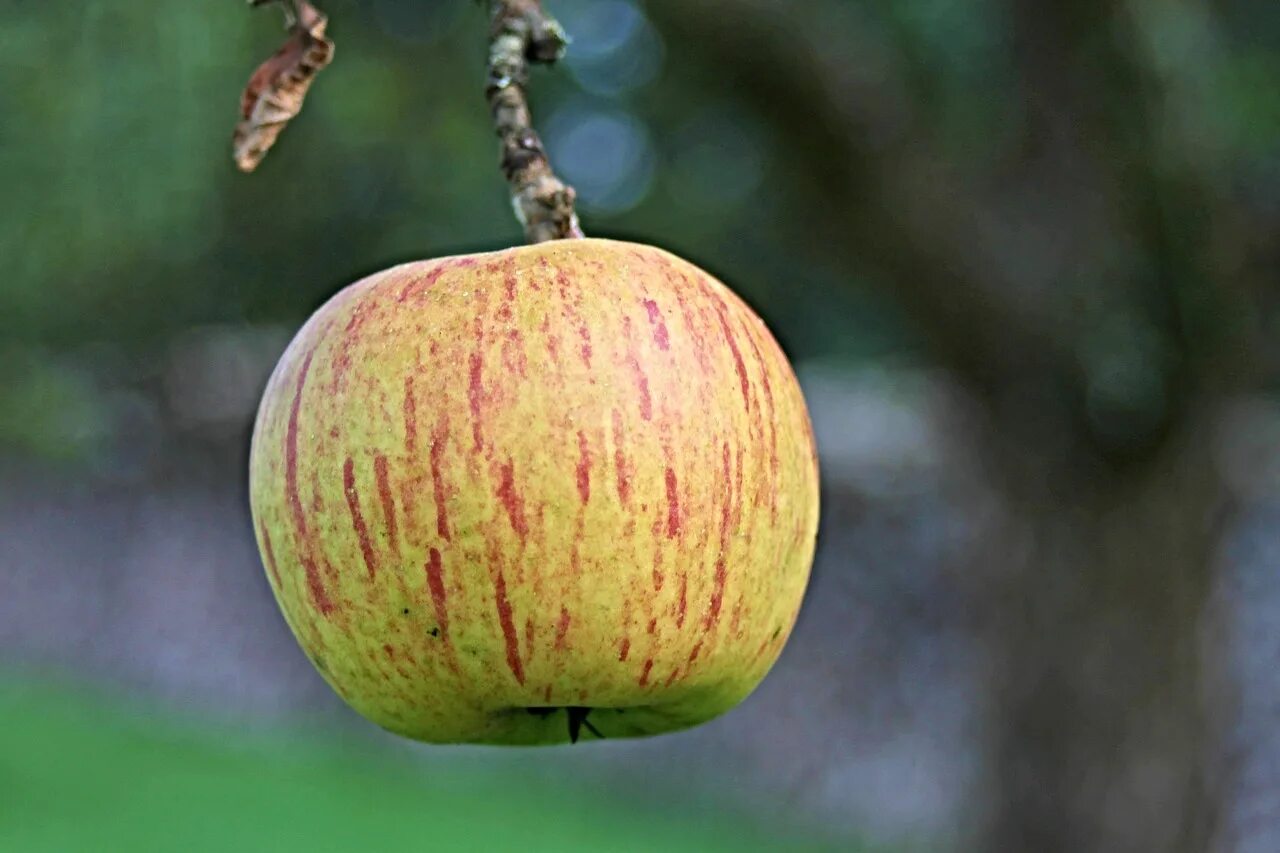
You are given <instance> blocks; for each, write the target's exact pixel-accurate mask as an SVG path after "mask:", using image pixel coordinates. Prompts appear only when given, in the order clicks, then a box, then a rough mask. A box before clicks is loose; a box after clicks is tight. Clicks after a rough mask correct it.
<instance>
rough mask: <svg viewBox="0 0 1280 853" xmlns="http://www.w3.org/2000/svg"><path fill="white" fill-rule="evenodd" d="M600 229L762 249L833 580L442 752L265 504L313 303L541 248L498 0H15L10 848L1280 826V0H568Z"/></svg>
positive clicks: (558, 122) (590, 194) (682, 839)
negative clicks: (791, 628) (601, 687)
mask: <svg viewBox="0 0 1280 853" xmlns="http://www.w3.org/2000/svg"><path fill="white" fill-rule="evenodd" d="M547 6H548V8H549V9H550V11H552V12H553V13H554V14H556V15H557V17H559V19H560V20H561V22H562V23H563V24H564V25H565V27H566V29H567V30H568V31H569V32H570V34H571V36H573V38H574V42H573V45H572V47H571V50H570V54H569V57H568V58H567V60H566V61H565V62H564V63H563V64H562V65H561V66H560V67H558V68H556V69H554V70H551V71H543V70H538V71H536V72H535V75H534V82H533V87H532V99H533V106H534V110H535V124H536V125H537V127H538V128H539V130H540V131H541V132H542V135H543V136H544V138H545V140H546V142H547V145H548V148H549V150H550V153H551V156H552V160H553V162H554V163H555V165H556V166H557V168H558V170H559V171H560V172H561V173H562V174H563V176H564V177H565V178H566V179H567V180H568V181H569V182H570V183H572V184H574V185H575V186H576V187H577V189H578V191H579V195H580V199H581V214H582V217H583V222H584V227H585V228H586V230H587V232H588V233H589V234H592V235H594V236H609V237H618V238H625V239H633V240H638V241H643V242H649V243H654V244H657V245H660V246H663V247H665V248H668V249H670V250H672V251H674V252H676V253H678V254H682V255H684V256H686V257H688V258H690V259H691V260H693V261H695V262H697V263H699V264H701V265H703V266H704V267H706V268H708V269H709V270H711V271H713V272H714V273H715V274H717V275H718V276H719V277H720V278H722V279H723V280H725V281H727V282H729V283H731V284H732V286H733V287H734V288H735V289H737V290H738V291H739V292H740V293H741V294H742V295H743V296H744V297H745V298H746V299H747V300H748V301H749V302H750V303H751V304H753V305H754V306H755V307H756V308H757V310H758V311H759V312H760V313H761V314H762V315H763V316H764V317H765V318H766V320H767V322H768V323H769V325H770V326H771V328H773V329H774V331H775V333H776V334H777V336H778V338H779V340H780V341H781V343H782V344H783V346H784V348H785V349H786V350H787V351H788V353H789V354H790V355H791V356H792V358H793V360H794V361H795V363H796V365H797V369H798V371H799V374H800V377H801V381H802V384H804V386H805V389H806V394H807V395H808V398H809V401H810V405H811V408H812V410H813V415H814V421H815V428H816V431H817V435H818V439H819V444H820V449H821V453H822V459H823V477H824V516H823V528H822V533H821V536H820V551H819V559H818V563H817V566H816V569H815V574H814V581H813V586H812V589H811V593H810V600H809V602H808V603H807V605H806V608H805V611H804V613H803V614H802V617H801V622H800V625H799V627H798V630H797V632H796V635H795V637H794V639H793V641H792V643H791V644H790V646H789V647H788V649H787V651H786V653H785V654H784V656H783V658H782V660H781V662H780V663H779V665H778V667H777V669H776V670H775V672H774V674H772V675H771V676H770V678H769V679H768V680H767V681H766V683H765V685H764V686H763V687H762V688H761V689H760V691H759V692H758V693H757V694H756V695H755V696H753V697H752V698H751V699H750V700H749V701H748V702H747V703H746V704H745V705H744V706H743V707H742V708H741V709H739V710H738V711H735V712H734V713H733V714H730V715H729V716H727V717H726V718H724V719H723V720H720V721H717V722H715V723H713V724H710V725H708V726H706V727H704V728H702V729H699V730H697V731H694V732H689V733H684V734H680V735H675V736H671V737H668V738H663V739H659V740H655V741H652V742H646V743H634V744H604V745H598V744H597V745H592V746H591V747H583V748H578V749H573V750H555V751H540V752H526V751H515V752H503V751H494V750H483V749H478V750H472V749H443V750H442V749H429V748H424V747H420V746H416V745H411V744H405V743H402V742H399V741H396V740H394V739H392V738H390V737H389V736H384V735H381V734H379V733H377V732H372V731H370V730H369V729H370V727H369V726H367V725H366V724H364V723H363V722H361V721H360V720H358V719H357V718H355V717H354V715H352V714H351V713H350V712H348V711H347V710H346V709H345V708H343V707H342V706H341V705H340V703H338V702H337V700H336V699H334V698H333V697H332V696H331V695H330V694H329V692H328V690H327V688H325V686H324V685H323V683H322V682H320V680H319V678H318V677H317V676H316V675H315V674H314V673H313V672H312V671H311V670H310V668H309V666H308V665H307V663H306V661H305V659H304V658H303V657H302V655H301V653H300V652H299V651H298V650H297V649H296V647H295V646H294V645H293V643H292V640H291V638H290V637H289V636H288V634H287V630H286V629H285V628H284V625H283V622H282V620H281V619H280V617H279V615H278V613H277V612H276V610H275V607H274V603H273V602H272V601H271V598H270V593H269V590H268V588H267V585H266V583H265V582H264V580H263V578H262V574H261V569H260V567H259V565H258V561H257V556H256V553H255V552H254V548H253V543H252V535H251V529H250V526H249V521H248V509H247V503H246V500H245V497H244V495H245V460H246V455H247V442H248V435H249V429H250V424H251V418H252V415H253V411H254V408H255V406H256V403H257V399H258V396H259V394H260V393H261V389H262V386H263V383H264V382H265V379H266V376H267V374H268V373H269V371H270V369H271V367H272V366H273V364H274V361H275V359H276V358H277V357H278V355H279V354H280V352H281V351H282V350H283V347H284V345H285V344H286V343H287V342H288V340H289V338H290V336H291V335H292V333H293V331H294V330H295V329H296V328H297V327H298V325H299V324H300V323H301V322H302V321H303V320H304V319H305V318H306V316H307V315H308V314H309V313H310V312H311V311H312V310H314V308H316V307H317V306H318V305H319V304H320V303H321V302H322V301H323V300H325V299H326V298H327V297H328V296H329V295H331V294H332V293H333V292H334V291H336V290H337V289H338V288H340V287H341V286H343V285H344V284H346V283H349V282H350V281H353V280H355V279H357V278H359V277H361V276H363V275H365V274H368V273H370V272H373V271H376V270H378V269H381V268H384V267H387V266H390V265H391V264H393V263H396V262H400V261H404V260H409V259H414V258H421V257H429V256H439V255H445V254H453V253H458V252H463V251H478V250H488V249H496V248H501V247H505V246H509V245H512V244H514V243H516V242H518V241H519V240H520V239H521V237H520V232H519V228H518V226H517V224H516V222H515V220H514V219H513V218H512V216H511V214H510V206H509V203H508V200H507V197H506V187H505V185H504V183H503V182H502V180H501V178H500V175H499V174H498V171H497V147H496V140H495V139H494V138H493V133H492V129H491V127H490V125H489V124H488V117H487V113H486V109H485V103H484V98H483V77H484V51H485V33H486V23H485V15H484V13H483V10H482V7H481V5H480V4H477V3H472V2H468V0H363V2H353V0H329V2H326V3H324V4H322V8H323V10H324V11H325V12H326V13H328V14H329V16H330V18H331V25H330V30H329V32H330V35H331V36H332V37H333V38H334V39H335V41H336V42H337V54H336V59H335V62H334V64H333V66H332V67H331V68H330V69H328V70H326V71H325V72H324V73H323V74H322V75H321V76H320V78H319V81H318V82H317V83H316V85H315V87H314V89H313V90H312V93H311V95H310V97H309V99H308V102H307V107H306V109H305V110H304V112H303V114H302V116H301V117H300V118H299V119H298V120H297V121H296V122H295V123H294V124H293V125H291V126H290V127H289V128H288V129H287V130H286V131H285V133H284V135H283V136H282V138H281V142H280V144H279V145H278V146H277V148H276V149H275V150H273V152H272V153H271V155H270V156H269V157H268V158H267V160H266V162H265V164H264V166H263V167H262V168H261V169H260V170H259V171H258V173H256V174H254V175H252V176H244V175H241V174H239V173H237V172H236V171H235V169H234V168H233V166H232V162H231V156H230V133H231V129H232V127H233V126H234V124H235V121H236V118H237V105H238V98H239V93H240V90H241V88H242V86H243V84H244V82H245V80H246V79H247V77H248V75H249V73H250V72H251V70H252V69H253V68H254V67H255V66H256V65H257V63H258V62H260V61H261V60H262V59H263V58H265V57H266V56H267V55H269V54H270V53H271V52H272V51H273V50H274V49H275V48H276V46H277V45H278V44H279V42H280V41H281V39H282V33H281V30H280V27H279V24H280V18H279V15H278V12H277V11H276V10H274V9H265V10H260V11H257V12H250V10H249V9H248V8H247V7H246V5H245V4H244V3H240V2H236V0H217V2H213V0H205V2H199V3H143V2H136V0H114V2H105V0H82V2H76V3H43V2H36V0H0V188H3V189H0V263H2V264H3V265H2V266H0V849H3V850H16V851H27V850H31V851H39V850H171V849H178V848H183V849H209V850H229V849H244V850H258V849H261V850H268V849H270V850H282V849H293V848H298V849H304V848H305V849H333V850H349V849H357V848H367V849H390V848H396V849H426V850H506V849H525V850H535V849H547V850H576V849H581V850H655V849H672V850H683V849H688V850H719V849H725V850H729V849H734V850H737V849H776V850H791V849H810V848H813V849H818V848H822V847H830V848H832V849H843V850H848V849H854V848H857V847H862V846H867V847H876V848H879V847H888V848H889V849H916V848H923V849H982V850H996V849H999V850H1017V849H1036V850H1055V849H1063V850H1080V849H1089V850H1113V849H1114V850H1124V849H1145V850H1164V849H1180V850H1199V849H1206V848H1208V847H1209V846H1211V845H1217V846H1216V849H1248V850H1274V849H1276V848H1277V846H1280V769H1277V768H1280V717H1277V715H1276V710H1275V709H1276V708H1277V707H1280V676H1277V672H1280V398H1278V397H1277V389H1278V387H1280V386H1278V385H1277V381H1276V380H1277V378H1278V376H1280V346H1277V344H1276V341H1277V340H1280V291H1278V289H1277V286H1276V285H1277V278H1278V277H1280V5H1278V4H1276V3H1275V2H1273V0H969V2H958V0H902V2H895V3H891V4H889V3H873V2H864V0H795V2H787V3H781V2H769V0H699V2H681V0H643V2H642V0H547Z"/></svg>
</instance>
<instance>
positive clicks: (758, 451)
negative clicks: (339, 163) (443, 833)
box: [250, 240, 818, 744]
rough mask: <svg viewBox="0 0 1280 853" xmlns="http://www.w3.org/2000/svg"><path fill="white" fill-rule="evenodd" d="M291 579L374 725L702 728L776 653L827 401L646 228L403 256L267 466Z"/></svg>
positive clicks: (318, 660) (325, 352)
mask: <svg viewBox="0 0 1280 853" xmlns="http://www.w3.org/2000/svg"><path fill="white" fill-rule="evenodd" d="M250 483H251V485H250V489H251V498H252V506H253V517H254V523H255V527H256V531H257V536H258V544H259V547H260V549H261V552H262V556H263V561H264V563H265V565H266V569H267V575H268V578H269V581H270V583H271V587H272V589H273V590H274V592H275V595H276V598H277V600H278V601H279V604H280V607H281V610H282V611H283V613H284V616H285V618H286V620H287V621H288V623H289V625H290V627H291V628H292V630H293V632H294V634H295V636H296V637H297V638H298V641H299V642H300V643H301V645H302V647H303V649H304V650H305V651H306V653H307V655H308V656H309V657H310V659H311V660H312V662H313V663H314V664H315V666H316V667H317V668H318V669H319V671H320V673H321V674H322V675H323V676H324V678H325V679H326V680H327V681H328V683H329V684H330V685H332V687H333V688H334V690H336V691H337V692H338V693H339V694H340V695H341V696H342V697H343V698H344V699H345V700H346V701H347V702H348V703H349V704H350V705H352V706H353V707H354V708H355V709H356V710H357V711H359V712H360V713H361V714H363V715H365V716H366V717H368V718H369V719H370V720H372V721H374V722H375V723H378V724H379V725H381V726H384V727H385V728H387V729H390V730H392V731H394V732H398V733H400V734H403V735H406V736H408V737H411V738H415V739H419V740H424V741H431V742H438V743H458V742H475V743H506V744H543V743H557V742H563V741H566V740H570V739H573V740H576V739H577V737H578V734H579V730H580V729H582V730H585V731H588V732H590V733H592V734H593V735H595V736H599V737H633V736H642V735H651V734H657V733H661V732H666V731H672V730H676V729H681V728H686V727H688V726H692V725H696V724H698V723H701V722H703V721H705V720H708V719H711V718H712V717H715V716H717V715H719V714H721V713H723V712H724V711H726V710H728V709H729V708H732V707H733V706H734V705H736V704H737V703H738V702H740V701H741V700H742V699H743V698H744V697H746V696H747V694H748V693H750V692H751V691H752V690H753V689H754V688H755V686H756V685H757V684H758V683H759V682H760V680H761V679H762V678H763V677H764V675H765V673H766V672H767V671H768V670H769V668H770V666H771V665H772V664H773V662H774V661H775V660H776V659H777V657H778V655H779V653H780V651H781V650H782V646H783V644H784V643H785V642H786V639H787V636H788V634H789V633H790V630H791V627H792V625H793V623H794V621H795V618H796V613H797V611H798V610H799V607H800V601H801V598H802V597H803V594H804V589H805V584H806V582H807V580H808V576H809V569H810V565H811V563H812V559H813V549H814V537H815V534H816V529H817V519H818V471H817V460H816V455H815V450H814V443H813V435H812V431H811V429H810V425H809V418H808V413H807V411H806V409H805V404H804V399H803V397H802V396H801V392H800V388H799V386H798V385H797V383H796V380H795V376H794V374H793V373H792V370H791V367H790V365H789V364H788V362H787V359H786V357H785V356H784V355H783V353H782V351H781V350H780V349H779V347H778V345H777V343H776V342H775V341H774V339H773V337H772V336H771V335H770V334H769V332H768V330H767V329H766V328H765V326H764V324H763V323H762V322H761V321H760V319H759V318H758V317H757V316H756V315H755V314H754V313H752V311H751V310H750V309H749V308H748V307H747V306H746V305H745V304H744V303H743V302H742V301H741V300H739V299H738V298H737V297H736V296H735V295H734V294H733V293H732V292H731V291H729V290H728V289H727V288H726V287H725V286H724V285H722V284H721V283H719V282H718V281H716V280H715V279H713V278H712V277H711V276H709V275H707V274H706V273H704V272H702V271H701V270H699V269H698V268H696V267H694V266H692V265H691V264H689V263H687V262H685V261H682V260H680V259H678V258H676V257H674V256H672V255H670V254H667V253H666V252H663V251H661V250H659V249H655V248H652V247H647V246H640V245H633V244H628V243H621V242H612V241H607V240H564V241H554V242H548V243H542V244H539V245H535V246H528V247H520V248H515V249H509V250H506V251H502V252H496V253H493V254H482V255H472V256H467V257H455V258H446V259H443V260H434V261H423V262H419V263H411V264H405V265H403V266H399V267H395V268H393V269H390V270H387V271H385V272H381V273H378V274H376V275H374V276H371V277H369V278H367V279H364V280H363V281H360V282H358V283H356V284H354V285H352V286H350V287H348V288H347V289H345V290H343V291H342V292H341V293H339V294H338V295H337V296H335V297H334V298H333V299H332V300H330V301H329V302H328V304H326V305H325V306H324V307H322V308H321V309H320V310H319V311H318V312H317V313H316V314H315V316H313V317H312V318H311V319H310V321H308V322H307V324H306V325H305V326H304V327H303V329H302V330H301V331H300V332H299V333H298V336H297V337H296V338H295V339H294V341H293V342H292V343H291V344H290V346H289V348H288V350H287V351H286V353H285V354H284V356H283V358H282V359H281V361H280V364H279V366H278V367H277V368H276V370H275V373H274V374H273V376H272V378H271V381H270V383H269V385H268V387H267V389H266V394H265V397H264V399H263V401H262V406H261V408H260V410H259V413H258V419H257V424H256V427H255V430H254V436H253V449H252V454H251V462H250Z"/></svg>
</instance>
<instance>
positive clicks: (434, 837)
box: [0, 680, 850, 853]
mask: <svg viewBox="0 0 1280 853" xmlns="http://www.w3.org/2000/svg"><path fill="white" fill-rule="evenodd" d="M430 761H431V759H430V758H429V757H428V758H427V759H426V760H425V761H424V762H409V761H397V760H394V759H390V758H388V757H386V756H381V757H380V756H377V755H375V754H373V753H372V752H371V751H370V750H369V748H368V745H367V744H366V743H360V744H352V743H349V742H346V741H344V738H343V737H341V736H340V735H336V734H333V733H330V734H328V735H322V734H321V733H320V732H317V731H313V732H311V733H296V732H295V733H286V734H280V733H274V734H264V733H261V732H259V733H246V732H243V731H234V730H232V729H229V728H227V727H225V726H223V727H221V728H219V727H214V728H212V729H211V728H210V727H208V726H199V727H197V726H196V725H194V724H193V723H191V722H187V723H186V724H183V723H181V722H179V721H176V720H172V719H168V718H165V717H162V716H158V715H156V714H155V713H154V712H151V711H147V710H141V711H140V710H139V709H138V708H136V707H130V706H128V705H126V704H123V703H119V702H115V701H113V700H108V699H104V698H103V697H102V696H100V695H94V694H88V693H84V692H78V691H70V690H66V689H63V688H60V687H53V686H49V685H48V684H47V683H32V682H30V681H14V680H10V681H7V682H0V851H5V853H42V851H82V850H83V851H191V853H195V851H256V850H264V851H265V850H271V851H287V850H307V851H317V852H318V851H347V850H429V851H471V850H475V851H503V850H519V851H522V853H533V851H544V850H545V851H576V850H583V851H588V850H589V851H659V850H660V851H695V850H696V851H720V850H725V851H729V850H732V851H763V850H788V851H790V850H820V849H840V850H849V849H850V846H849V845H848V844H841V845H838V846H831V845H826V844H823V845H820V844H818V843H817V841H815V840H807V839H804V838H797V837H795V835H794V833H787V832H786V831H785V829H783V830H781V831H780V829H779V828H778V827H764V826H759V825H756V824H755V823H754V822H753V821H751V820H749V819H744V818H743V815H742V814H741V813H738V814H735V813H733V812H731V811H727V810H723V809H719V808H717V809H715V810H714V811H713V812H709V811H708V810H707V809H706V808H703V809H702V810H701V812H699V810H698V807H697V806H696V804H695V805H694V806H691V807H689V808H683V809H679V810H675V809H673V808H671V807H669V806H668V807H664V806H662V805H661V801H662V797H660V796H659V797H654V798H646V801H645V802H638V801H637V799H636V798H635V797H633V796H629V795H627V794H619V793H617V792H610V791H607V790H603V789H602V786H600V785H595V786H588V785H582V784H580V783H576V782H575V781H574V780H570V779H565V780H562V781H557V782H555V783H548V782H547V780H546V779H545V778H537V777H534V776H532V775H530V774H528V773H527V771H517V772H516V773H514V774H513V773H511V772H506V771H502V770H500V769H494V768H493V767H492V765H491V763H488V762H477V764H478V765H480V766H476V767H468V766H467V765H468V762H467V761H466V759H465V757H463V758H461V760H460V759H459V757H458V756H457V754H456V753H455V754H454V755H453V756H452V757H450V758H448V759H447V760H441V761H440V763H439V769H438V771H437V772H433V771H432V765H431V763H430ZM672 796H674V794H672ZM673 811H678V812H679V813H672V812H673Z"/></svg>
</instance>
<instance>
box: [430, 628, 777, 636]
mask: <svg viewBox="0 0 1280 853" xmlns="http://www.w3.org/2000/svg"><path fill="white" fill-rule="evenodd" d="M427 633H428V634H430V635H431V636H433V637H439V636H440V629H439V628H432V629H431V630H430V631H428V632H427ZM775 636H776V635H775Z"/></svg>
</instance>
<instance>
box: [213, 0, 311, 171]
mask: <svg viewBox="0 0 1280 853" xmlns="http://www.w3.org/2000/svg"><path fill="white" fill-rule="evenodd" d="M255 5H257V4H255ZM292 6H293V9H294V10H295V12H294V14H293V15H291V16H290V18H291V19H292V25H291V26H290V28H289V38H288V40H287V41H286V42H285V43H284V46H283V47H281V48H280V50H278V51H277V52H276V54H275V55H274V56H272V57H271V58H270V59H268V60H267V61H266V62H264V63H262V64H261V65H260V66H258V70H257V71H255V72H253V76H252V77H250V78H249V85H248V86H246V87H245V90H244V94H243V95H242V96H241V98H240V115H241V119H240V123H239V124H237V125H236V132H235V136H234V138H233V140H232V141H233V150H234V154H235V160H236V165H237V166H238V167H239V168H240V170H241V171H243V172H252V171H253V170H254V169H256V168H257V167H258V164H259V163H261V162H262V158H263V157H265V156H267V152H268V151H269V150H271V146H272V145H274V144H275V142H276V138H277V137H279V136H280V132H281V131H283V130H284V128H285V125H287V124H288V123H289V120H290V119H292V118H293V117H294V116H296V115H297V114H298V113H299V112H300V111H301V110H302V102H303V100H304V99H305V98H306V96H307V90H308V89H310V88H311V84H312V83H313V82H315V78H316V75H317V74H318V73H320V71H321V69H323V68H324V67H325V66H326V65H328V64H329V63H330V62H331V61H333V42H332V41H330V40H329V39H328V38H326V37H325V28H326V27H327V26H328V24H329V19H328V18H327V17H326V16H325V15H324V14H323V13H322V12H320V11H319V10H318V9H316V7H314V6H312V5H311V4H310V3H308V2H306V0H295V2H293V4H292Z"/></svg>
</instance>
